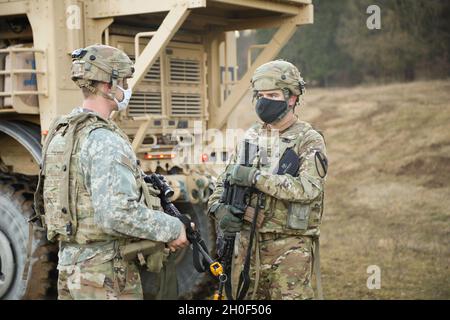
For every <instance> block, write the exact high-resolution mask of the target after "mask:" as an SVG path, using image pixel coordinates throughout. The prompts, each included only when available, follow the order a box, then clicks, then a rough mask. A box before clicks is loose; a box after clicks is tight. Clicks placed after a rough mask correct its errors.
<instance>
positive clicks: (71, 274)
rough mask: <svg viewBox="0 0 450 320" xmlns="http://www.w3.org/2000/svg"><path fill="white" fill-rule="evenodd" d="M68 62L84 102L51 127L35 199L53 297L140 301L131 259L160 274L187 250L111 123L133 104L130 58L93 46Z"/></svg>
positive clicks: (128, 146) (177, 228) (174, 221)
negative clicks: (50, 245) (49, 249)
mask: <svg viewBox="0 0 450 320" xmlns="http://www.w3.org/2000/svg"><path fill="white" fill-rule="evenodd" d="M72 59H73V64H72V80H74V81H75V83H76V84H77V85H78V86H79V87H80V88H81V89H82V91H83V95H84V100H83V104H82V107H81V108H76V109H74V110H73V111H72V112H71V113H70V114H69V115H65V116H62V117H58V118H57V119H55V120H54V121H53V123H52V125H51V126H50V129H49V134H48V136H47V139H46V141H45V143H44V148H43V162H42V166H41V172H40V176H39V184H38V189H37V191H36V194H35V208H36V212H37V215H38V216H39V217H41V221H42V224H43V225H44V226H45V227H46V229H47V237H48V239H49V240H50V241H58V242H59V245H60V249H59V255H58V256H59V261H58V270H59V279H58V299H142V298H143V292H142V285H141V280H140V275H139V271H138V267H137V264H136V262H137V258H136V257H137V256H139V257H140V259H141V260H142V258H144V260H146V264H147V269H148V270H149V271H152V272H159V271H160V270H161V268H162V266H163V262H164V260H165V259H166V258H167V256H168V254H169V250H170V251H176V250H177V249H180V248H183V247H185V246H187V245H188V241H187V239H186V233H185V228H184V225H183V224H182V223H181V222H180V221H179V220H178V219H177V218H174V217H171V216H169V215H167V214H165V213H164V212H162V211H161V207H160V202H159V198H158V197H157V195H156V193H155V191H154V190H151V189H150V188H149V187H148V186H147V185H146V184H145V182H144V180H143V172H142V170H141V168H140V167H139V165H138V162H137V158H136V155H135V153H134V151H133V149H132V147H131V144H130V142H129V139H128V137H127V135H126V134H125V133H124V132H123V131H122V130H120V128H119V127H117V125H116V124H115V123H114V122H113V121H111V120H110V119H109V117H110V115H111V113H112V111H114V110H118V111H120V110H124V109H126V107H127V105H128V103H129V101H130V97H131V89H129V88H128V85H127V79H128V78H130V77H131V76H132V75H133V72H134V68H133V63H132V61H131V60H130V58H129V57H128V56H127V55H126V54H125V53H123V52H122V51H121V50H119V49H116V48H113V47H110V46H105V45H92V46H89V47H86V48H84V49H78V50H75V51H74V52H73V53H72ZM133 248H136V252H134V251H133V250H132V249H133ZM125 253H126V254H125Z"/></svg>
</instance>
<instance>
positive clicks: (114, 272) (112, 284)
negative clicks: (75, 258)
mask: <svg viewBox="0 0 450 320" xmlns="http://www.w3.org/2000/svg"><path fill="white" fill-rule="evenodd" d="M58 270H59V277H58V299H59V300H142V299H143V293H142V284H141V277H140V275H139V270H138V268H137V266H136V264H135V263H133V262H126V261H124V260H122V259H121V258H120V257H116V258H113V259H112V260H109V261H106V262H102V263H98V262H97V263H92V261H91V260H86V261H83V262H80V263H77V264H75V265H69V266H58Z"/></svg>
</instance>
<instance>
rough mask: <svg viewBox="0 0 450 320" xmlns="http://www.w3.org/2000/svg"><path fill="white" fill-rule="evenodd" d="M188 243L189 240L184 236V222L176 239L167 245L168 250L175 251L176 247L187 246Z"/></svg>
mask: <svg viewBox="0 0 450 320" xmlns="http://www.w3.org/2000/svg"><path fill="white" fill-rule="evenodd" d="M188 245H189V241H188V239H187V237H186V227H185V226H184V224H182V225H181V232H180V235H179V236H178V238H177V239H175V240H173V241H170V242H169V243H168V244H167V246H168V247H169V249H170V251H172V252H175V251H177V250H178V249H183V248H184V247H187V246H188Z"/></svg>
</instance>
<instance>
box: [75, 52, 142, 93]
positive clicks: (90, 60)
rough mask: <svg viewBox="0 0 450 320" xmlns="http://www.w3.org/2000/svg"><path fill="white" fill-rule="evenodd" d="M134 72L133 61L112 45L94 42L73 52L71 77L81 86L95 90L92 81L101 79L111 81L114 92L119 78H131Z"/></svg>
mask: <svg viewBox="0 0 450 320" xmlns="http://www.w3.org/2000/svg"><path fill="white" fill-rule="evenodd" d="M133 72H134V67H133V61H131V59H130V58H129V57H128V56H127V55H126V54H125V53H124V52H123V51H121V50H119V49H117V48H114V47H111V46H106V45H101V44H94V45H91V46H88V47H86V48H80V49H76V50H75V51H73V52H72V75H71V78H72V80H73V81H75V83H76V84H77V85H78V86H79V87H80V88H82V87H87V88H89V89H90V90H91V91H93V92H95V89H94V88H93V87H92V81H101V82H106V83H111V84H112V87H113V88H112V91H113V92H114V90H115V87H116V85H117V80H118V79H125V78H131V77H132V76H133ZM93 89H94V90H93Z"/></svg>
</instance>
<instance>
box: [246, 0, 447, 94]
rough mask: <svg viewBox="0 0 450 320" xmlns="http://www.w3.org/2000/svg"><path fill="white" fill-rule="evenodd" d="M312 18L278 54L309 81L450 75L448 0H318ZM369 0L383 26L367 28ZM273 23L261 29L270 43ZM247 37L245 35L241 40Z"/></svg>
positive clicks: (323, 83) (324, 83)
mask: <svg viewBox="0 0 450 320" xmlns="http://www.w3.org/2000/svg"><path fill="white" fill-rule="evenodd" d="M313 4H314V24H312V25H305V26H301V27H299V28H298V30H297V31H296V32H295V34H294V35H293V38H292V39H291V41H289V42H288V43H287V44H286V46H285V47H284V48H283V50H282V51H281V52H280V54H279V55H278V58H282V59H285V60H288V61H290V62H292V63H294V64H295V65H297V66H298V67H299V69H300V71H301V73H302V74H303V76H304V78H305V79H306V80H307V82H309V84H310V85H317V86H325V87H326V86H348V85H355V84H359V83H367V82H376V83H382V82H392V81H413V80H417V79H435V78H446V77H449V76H450V1H447V0H414V1H413V0H377V1H375V0H357V1H355V0H339V1H336V0H314V1H313ZM370 5H377V6H378V7H379V8H380V18H381V21H380V22H381V26H380V27H381V28H380V29H369V28H368V26H367V24H366V22H367V19H368V18H369V17H370V16H371V14H370V13H367V12H366V10H367V8H368V7H369V6H370ZM274 31H275V30H273V29H264V30H258V31H257V32H256V35H255V41H256V42H257V43H266V42H268V40H269V39H270V37H271V35H272V34H273V33H274ZM240 41H244V40H242V39H241V40H240Z"/></svg>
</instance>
